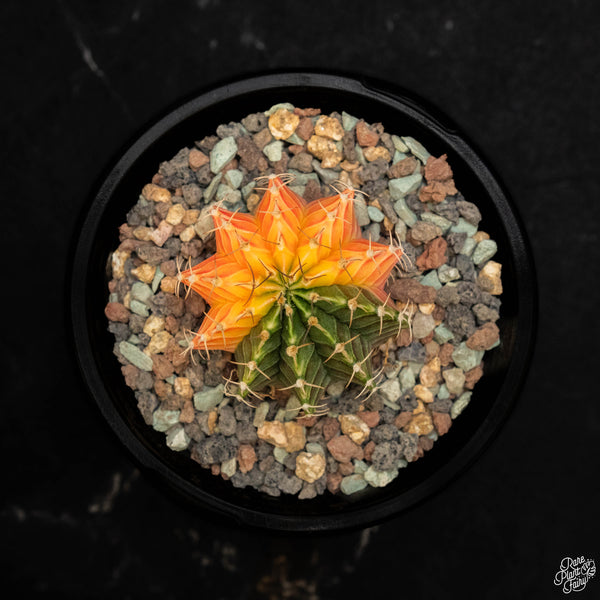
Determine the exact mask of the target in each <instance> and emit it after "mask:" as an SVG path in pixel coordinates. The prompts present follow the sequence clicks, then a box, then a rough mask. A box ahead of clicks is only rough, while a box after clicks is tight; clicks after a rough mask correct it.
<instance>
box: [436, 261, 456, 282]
mask: <svg viewBox="0 0 600 600" xmlns="http://www.w3.org/2000/svg"><path fill="white" fill-rule="evenodd" d="M437 274H438V279H439V280H440V282H441V283H448V282H449V281H456V280H457V279H460V271H459V270H458V269H457V268H456V267H451V266H450V265H448V264H445V265H442V266H441V267H440V268H439V269H438V270H437Z"/></svg>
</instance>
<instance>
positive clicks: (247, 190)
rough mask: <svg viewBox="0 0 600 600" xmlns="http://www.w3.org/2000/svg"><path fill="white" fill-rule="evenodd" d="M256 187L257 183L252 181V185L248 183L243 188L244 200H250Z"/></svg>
mask: <svg viewBox="0 0 600 600" xmlns="http://www.w3.org/2000/svg"><path fill="white" fill-rule="evenodd" d="M255 187H256V181H251V182H250V183H247V184H246V185H245V186H244V187H243V188H242V198H243V199H244V200H248V197H249V196H250V194H251V193H252V192H253V190H254V188H255Z"/></svg>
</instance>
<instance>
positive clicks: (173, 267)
mask: <svg viewBox="0 0 600 600" xmlns="http://www.w3.org/2000/svg"><path fill="white" fill-rule="evenodd" d="M160 270H161V271H162V272H163V273H164V274H165V275H166V276H167V277H175V275H177V263H176V262H175V261H174V260H165V261H163V262H161V263H160Z"/></svg>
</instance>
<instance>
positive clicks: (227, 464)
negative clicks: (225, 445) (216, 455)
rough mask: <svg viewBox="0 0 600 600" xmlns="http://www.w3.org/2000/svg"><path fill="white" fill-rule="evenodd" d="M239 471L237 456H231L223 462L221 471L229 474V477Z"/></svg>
mask: <svg viewBox="0 0 600 600" xmlns="http://www.w3.org/2000/svg"><path fill="white" fill-rule="evenodd" d="M236 471H237V465H236V458H235V456H234V457H233V458H230V459H229V460H226V461H224V462H222V463H221V473H223V475H227V477H233V476H234V475H235V472H236Z"/></svg>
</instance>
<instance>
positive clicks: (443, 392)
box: [437, 383, 450, 400]
mask: <svg viewBox="0 0 600 600" xmlns="http://www.w3.org/2000/svg"><path fill="white" fill-rule="evenodd" d="M437 397H438V398H439V399H440V400H446V398H450V392H449V391H448V387H447V386H446V384H445V383H442V385H440V389H439V390H438V393H437Z"/></svg>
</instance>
